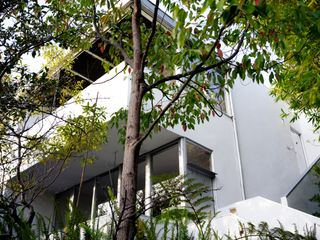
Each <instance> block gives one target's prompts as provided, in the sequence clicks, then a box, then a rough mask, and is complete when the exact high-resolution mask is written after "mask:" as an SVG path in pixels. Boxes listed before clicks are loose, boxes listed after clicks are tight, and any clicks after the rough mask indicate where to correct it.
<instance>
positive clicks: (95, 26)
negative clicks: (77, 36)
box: [92, 4, 133, 68]
mask: <svg viewBox="0 0 320 240" xmlns="http://www.w3.org/2000/svg"><path fill="white" fill-rule="evenodd" d="M92 10H93V27H94V29H95V32H96V34H97V35H98V37H99V38H100V39H101V40H102V41H103V42H105V43H107V44H110V45H112V46H113V47H115V48H116V49H117V50H118V51H119V52H120V53H121V55H122V57H123V58H124V60H125V62H126V63H127V64H128V65H129V66H130V67H132V68H133V60H132V59H131V58H130V57H129V55H128V53H127V52H126V51H125V50H124V48H123V47H122V46H121V45H120V44H119V43H117V42H115V41H112V40H110V39H107V38H106V37H105V36H104V35H103V34H101V31H100V28H99V25H98V22H97V11H96V6H95V4H94V5H93V8H92Z"/></svg>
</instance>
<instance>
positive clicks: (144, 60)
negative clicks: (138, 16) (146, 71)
mask: <svg viewBox="0 0 320 240" xmlns="http://www.w3.org/2000/svg"><path fill="white" fill-rule="evenodd" d="M159 4H160V0H156V4H155V8H154V14H153V20H152V29H151V33H150V36H149V38H148V42H147V46H146V50H145V52H144V53H143V56H142V64H143V68H144V67H145V66H146V59H147V56H148V53H149V49H150V46H151V43H152V40H153V38H154V35H155V33H156V30H157V18H158V10H159Z"/></svg>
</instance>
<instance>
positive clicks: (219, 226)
mask: <svg viewBox="0 0 320 240" xmlns="http://www.w3.org/2000/svg"><path fill="white" fill-rule="evenodd" d="M218 211H219V214H218V216H217V217H216V218H215V219H214V220H213V222H212V226H213V227H214V228H215V229H216V230H217V231H218V232H220V233H221V234H223V233H228V232H229V233H231V234H234V235H239V227H237V226H239V222H241V223H248V222H250V223H252V224H254V225H256V226H257V225H258V224H259V223H261V222H266V223H268V225H269V227H270V229H271V228H274V227H280V225H279V223H281V224H282V225H283V227H284V229H285V230H288V231H291V232H294V231H295V228H297V230H298V232H299V233H300V234H302V235H303V234H304V233H305V230H306V228H308V229H310V228H316V237H317V238H318V239H319V238H320V231H319V230H320V219H319V218H317V217H314V216H312V215H308V214H306V213H304V212H301V211H298V210H296V209H293V208H289V207H286V206H283V205H281V204H279V203H276V202H273V201H270V200H268V199H265V198H262V197H255V198H251V199H248V200H245V201H241V202H237V203H234V204H232V205H230V206H227V207H225V208H222V209H219V210H218Z"/></svg>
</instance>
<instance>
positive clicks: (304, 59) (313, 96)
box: [272, 1, 320, 131]
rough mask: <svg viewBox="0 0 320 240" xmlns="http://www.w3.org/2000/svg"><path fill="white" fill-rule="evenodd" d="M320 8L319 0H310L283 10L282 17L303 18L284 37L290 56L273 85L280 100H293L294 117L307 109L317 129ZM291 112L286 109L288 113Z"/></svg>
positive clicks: (291, 104) (319, 87)
mask: <svg viewBox="0 0 320 240" xmlns="http://www.w3.org/2000/svg"><path fill="white" fill-rule="evenodd" d="M308 9H312V11H308ZM319 12H320V4H319V3H318V2H317V1H306V4H301V5H300V6H299V8H298V9H296V8H294V6H293V7H291V6H289V7H287V8H284V11H283V12H281V13H280V14H279V16H278V17H279V18H280V19H284V18H289V19H292V18H293V15H295V16H297V17H298V18H299V19H303V22H302V23H298V24H295V23H292V24H290V28H289V29H288V30H287V31H288V32H289V31H290V32H292V33H293V34H292V35H291V36H290V37H288V38H286V39H285V40H284V44H285V45H286V52H285V57H286V59H288V61H287V63H286V64H285V66H284V68H283V72H284V76H285V77H282V78H277V79H275V80H274V82H273V84H274V86H273V89H272V94H273V95H274V96H275V97H276V98H277V100H283V101H286V102H288V103H289V106H290V110H292V112H293V114H292V115H291V117H292V121H294V120H296V119H298V118H299V116H300V115H301V113H303V114H305V115H306V116H307V118H308V120H309V122H311V123H312V124H313V126H314V130H315V131H317V130H319V129H320V114H319V113H320V94H319V93H320V78H319V76H320V75H319V70H320V65H319V63H320V58H319V57H320V50H319V47H318V46H319V44H320V41H319V39H320V35H319V28H320V26H319V21H318V20H319ZM297 53H298V54H297ZM287 115H289V114H288V113H284V116H287Z"/></svg>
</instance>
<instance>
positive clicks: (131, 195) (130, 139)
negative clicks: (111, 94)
mask: <svg viewBox="0 0 320 240" xmlns="http://www.w3.org/2000/svg"><path fill="white" fill-rule="evenodd" d="M140 14H141V3H140V0H134V9H133V15H132V37H133V50H134V53H133V54H134V56H133V75H132V82H131V92H130V103H129V109H128V120H127V127H126V140H125V149H124V159H123V169H122V186H121V192H120V195H121V198H120V221H121V224H120V228H119V231H118V234H117V239H119V240H120V239H121V240H123V239H133V237H134V233H135V212H136V207H135V204H136V190H137V189H136V186H137V169H138V158H139V151H140V144H139V143H138V141H139V133H140V108H141V101H142V94H143V90H144V87H145V83H144V76H143V66H142V51H141V32H140Z"/></svg>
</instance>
